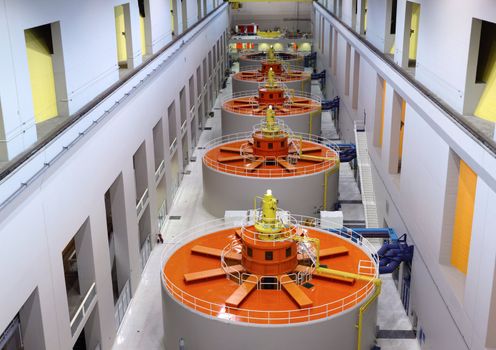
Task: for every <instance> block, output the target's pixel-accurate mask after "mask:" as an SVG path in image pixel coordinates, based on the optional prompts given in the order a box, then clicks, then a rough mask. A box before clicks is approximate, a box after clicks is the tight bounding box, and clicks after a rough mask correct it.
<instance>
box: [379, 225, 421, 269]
mask: <svg viewBox="0 0 496 350" xmlns="http://www.w3.org/2000/svg"><path fill="white" fill-rule="evenodd" d="M377 255H378V256H379V274H386V273H392V272H393V271H394V270H396V269H397V268H398V266H399V265H400V264H401V263H402V262H412V259H413V245H408V243H406V234H404V235H402V236H401V237H400V238H397V239H396V240H394V241H388V242H385V243H384V244H383V245H382V247H381V248H380V249H379V250H378V251H377Z"/></svg>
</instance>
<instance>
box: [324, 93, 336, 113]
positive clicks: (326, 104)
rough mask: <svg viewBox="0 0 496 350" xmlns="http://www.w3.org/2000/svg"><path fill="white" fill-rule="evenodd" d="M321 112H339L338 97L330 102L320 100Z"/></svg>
mask: <svg viewBox="0 0 496 350" xmlns="http://www.w3.org/2000/svg"><path fill="white" fill-rule="evenodd" d="M321 105H322V110H323V111H328V110H333V111H336V110H339V96H336V97H334V98H333V99H332V100H322V102H321Z"/></svg>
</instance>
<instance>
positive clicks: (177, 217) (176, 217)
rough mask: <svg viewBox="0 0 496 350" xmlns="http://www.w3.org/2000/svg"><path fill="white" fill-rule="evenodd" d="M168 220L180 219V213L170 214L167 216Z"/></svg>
mask: <svg viewBox="0 0 496 350" xmlns="http://www.w3.org/2000/svg"><path fill="white" fill-rule="evenodd" d="M169 220H181V216H180V215H171V216H169Z"/></svg>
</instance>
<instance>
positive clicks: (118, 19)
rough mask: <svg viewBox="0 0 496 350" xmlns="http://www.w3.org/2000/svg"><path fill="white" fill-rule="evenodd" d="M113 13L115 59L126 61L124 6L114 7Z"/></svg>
mask: <svg viewBox="0 0 496 350" xmlns="http://www.w3.org/2000/svg"><path fill="white" fill-rule="evenodd" d="M114 14H115V36H116V40H117V60H118V61H119V62H125V61H127V50H126V35H125V34H123V33H126V24H125V21H124V6H122V5H120V6H116V7H115V8H114Z"/></svg>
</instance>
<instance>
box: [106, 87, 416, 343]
mask: <svg viewBox="0 0 496 350" xmlns="http://www.w3.org/2000/svg"><path fill="white" fill-rule="evenodd" d="M231 91H232V90H231V85H230V81H229V82H228V85H227V87H226V89H225V90H224V91H223V92H222V93H221V94H220V96H223V95H225V94H230V93H231ZM319 92H320V91H319ZM220 96H219V97H220ZM219 107H220V106H219V99H217V102H216V105H215V107H214V117H213V118H210V119H209V120H208V121H207V124H206V125H207V126H211V127H212V130H208V131H204V132H203V133H202V135H201V137H200V141H199V142H198V146H200V147H201V146H202V145H204V144H205V143H206V142H208V141H209V140H211V139H213V138H216V137H219V136H220V135H221V129H220V108H219ZM324 119H325V120H324V124H323V125H324V127H323V129H324V130H325V132H326V133H327V134H330V133H332V125H331V124H332V123H330V122H329V119H330V114H329V113H327V112H325V113H324ZM326 128H327V129H326ZM193 156H194V157H196V158H197V161H196V162H193V163H190V164H189V165H188V167H187V170H191V174H189V175H185V176H184V179H183V182H182V183H181V185H180V187H179V190H178V193H177V195H176V198H175V200H174V203H173V205H172V207H171V210H170V212H169V215H174V216H181V219H180V220H167V222H166V224H165V225H164V228H163V237H164V239H165V244H167V243H172V242H174V241H176V240H177V239H178V238H180V235H181V232H184V231H185V230H187V229H188V228H189V227H191V226H193V225H196V224H200V223H202V222H205V221H208V220H211V219H214V217H213V216H211V215H210V214H208V213H207V212H206V210H205V209H204V208H203V205H202V196H203V189H202V172H201V156H202V152H201V151H200V150H198V149H197V150H195V152H194V153H193ZM340 181H341V182H340V198H342V199H349V200H352V199H360V193H359V191H358V187H357V185H356V183H355V182H354V178H353V174H352V170H351V168H350V167H349V165H347V164H343V166H342V167H341V170H340ZM343 214H344V218H345V220H358V219H362V220H363V206H362V205H361V204H350V205H347V206H346V207H343ZM163 249H164V245H158V246H156V247H155V248H154V249H153V251H152V253H151V255H150V258H149V260H148V263H147V265H146V267H145V270H144V271H143V276H142V280H141V282H140V285H139V286H138V289H137V291H136V293H135V295H134V296H133V299H132V300H131V304H130V306H129V309H128V312H127V314H126V316H125V317H124V320H123V322H122V324H121V327H120V329H119V332H118V335H117V338H116V341H115V343H114V347H113V349H114V350H124V349H164V342H163V336H164V327H163V321H162V308H161V290H160V288H161V284H160V277H159V276H160V268H161V264H160V257H161V253H162V251H163ZM382 279H383V282H384V284H383V290H382V294H381V295H380V297H379V311H378V326H379V328H380V329H385V330H410V329H411V324H410V321H409V319H408V317H407V316H406V314H405V311H404V309H403V306H402V304H401V301H400V298H399V295H398V292H397V290H396V287H395V285H394V282H393V280H392V278H391V277H390V276H385V277H382ZM378 345H380V346H381V349H382V350H393V349H394V350H417V349H419V347H418V343H417V341H416V340H415V339H413V340H410V339H378ZM198 350H201V349H198ZM260 350H263V349H260ZM336 350H347V349H336Z"/></svg>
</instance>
